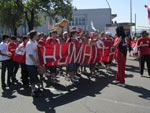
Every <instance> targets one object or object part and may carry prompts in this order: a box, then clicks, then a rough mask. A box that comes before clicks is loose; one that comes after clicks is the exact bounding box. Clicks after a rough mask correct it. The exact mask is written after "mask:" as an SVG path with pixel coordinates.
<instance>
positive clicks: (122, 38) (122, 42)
mask: <svg viewBox="0 0 150 113" xmlns="http://www.w3.org/2000/svg"><path fill="white" fill-rule="evenodd" d="M116 33H117V36H118V37H117V38H116V39H115V43H114V47H115V48H116V61H117V68H118V69H117V75H116V80H115V81H114V83H117V84H118V83H119V84H118V85H120V86H122V87H125V86H126V85H125V66H126V56H127V44H126V34H125V31H124V28H123V27H122V26H121V27H118V28H117V29H116Z"/></svg>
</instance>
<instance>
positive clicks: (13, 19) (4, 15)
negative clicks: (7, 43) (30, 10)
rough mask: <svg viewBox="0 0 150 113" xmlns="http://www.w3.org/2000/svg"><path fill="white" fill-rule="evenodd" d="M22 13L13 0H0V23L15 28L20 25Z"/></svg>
mask: <svg viewBox="0 0 150 113" xmlns="http://www.w3.org/2000/svg"><path fill="white" fill-rule="evenodd" d="M22 18H23V13H22V12H21V11H20V10H19V8H18V7H17V5H16V4H15V0H3V1H0V25H1V26H6V27H8V28H10V29H11V30H15V29H16V28H17V27H19V26H20V25H22V23H23V21H22Z"/></svg>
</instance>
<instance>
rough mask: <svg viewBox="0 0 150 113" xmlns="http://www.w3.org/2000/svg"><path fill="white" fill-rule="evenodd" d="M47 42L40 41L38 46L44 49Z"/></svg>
mask: <svg viewBox="0 0 150 113" xmlns="http://www.w3.org/2000/svg"><path fill="white" fill-rule="evenodd" d="M45 43H46V40H39V42H38V44H39V45H40V46H41V47H43V46H45Z"/></svg>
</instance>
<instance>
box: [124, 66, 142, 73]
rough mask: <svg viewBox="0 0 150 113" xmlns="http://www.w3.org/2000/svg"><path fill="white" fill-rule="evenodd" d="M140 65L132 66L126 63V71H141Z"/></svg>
mask: <svg viewBox="0 0 150 113" xmlns="http://www.w3.org/2000/svg"><path fill="white" fill-rule="evenodd" d="M139 70H140V69H139V67H135V66H132V65H126V71H130V72H133V73H139Z"/></svg>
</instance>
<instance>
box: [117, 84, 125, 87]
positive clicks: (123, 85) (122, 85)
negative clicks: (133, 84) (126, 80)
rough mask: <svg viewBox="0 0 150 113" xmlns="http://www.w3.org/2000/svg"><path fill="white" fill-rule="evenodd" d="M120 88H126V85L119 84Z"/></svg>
mask: <svg viewBox="0 0 150 113" xmlns="http://www.w3.org/2000/svg"><path fill="white" fill-rule="evenodd" d="M118 86H121V87H126V85H125V84H121V83H119V84H118Z"/></svg>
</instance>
